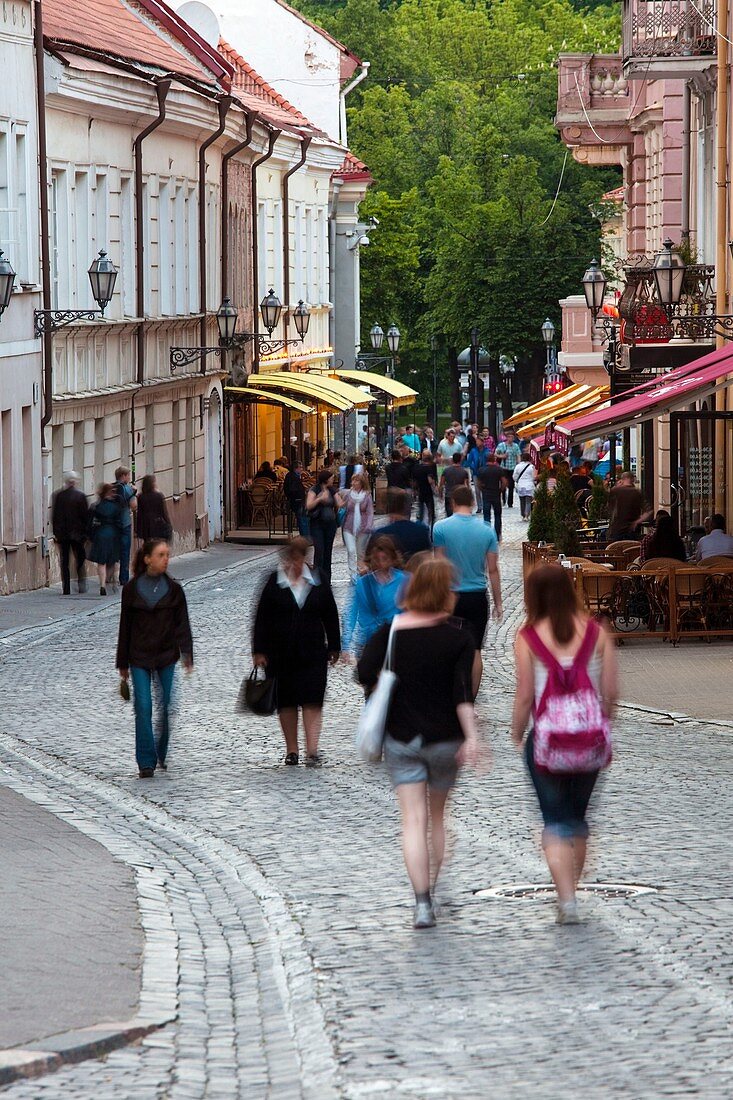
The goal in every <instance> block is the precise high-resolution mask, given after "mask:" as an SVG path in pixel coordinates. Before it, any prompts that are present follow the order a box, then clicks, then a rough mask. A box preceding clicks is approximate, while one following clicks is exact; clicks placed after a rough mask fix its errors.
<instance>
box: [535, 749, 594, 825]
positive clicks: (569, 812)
mask: <svg viewBox="0 0 733 1100" xmlns="http://www.w3.org/2000/svg"><path fill="white" fill-rule="evenodd" d="M525 752H526V760H527V768H528V770H529V776H530V779H531V780H532V783H533V785H534V789H535V791H536V792H537V800H538V802H539V804H540V810H541V811H542V820H543V821H544V824H545V834H546V835H547V836H553V837H557V838H558V839H560V840H573V839H574V838H575V837H578V839H585V838H586V837H587V836H588V822H587V821H586V819H585V817H586V814H587V812H588V803H589V802H590V796H591V795H592V794H593V788H594V787H595V784H596V779H597V778H598V772H597V771H596V772H564V773H563V774H559V773H555V772H547V771H544V770H542V769H540V768H537V767H536V765H535V762H534V737H533V734H531V733H530V735H529V737H528V738H527V746H526V750H525Z"/></svg>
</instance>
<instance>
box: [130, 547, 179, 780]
mask: <svg viewBox="0 0 733 1100" xmlns="http://www.w3.org/2000/svg"><path fill="white" fill-rule="evenodd" d="M169 557H170V548H169V546H168V543H167V542H166V540H165V539H148V541H147V542H145V543H143V545H142V547H141V548H140V550H138V552H137V558H136V560H135V575H134V577H133V579H132V580H131V581H128V583H127V584H126V585H125V587H124V588H123V589H122V612H121V614H120V631H119V637H118V641H117V660H116V664H117V668H118V669H119V671H120V676H121V677H122V679H123V680H128V679H130V678H132V687H133V692H134V700H135V756H136V758H137V766H138V768H139V769H140V778H141V779H150V778H151V777H152V776H153V775H154V774H155V768H156V765H157V766H158V767H159V768H162V769H163V770H164V771H165V770H166V763H165V758H166V753H167V751H168V740H169V738H170V703H171V695H172V693H173V681H174V676H175V671H176V664H177V663H178V660H179V658H180V659H181V660H182V662H183V667H184V668H185V669H186V671H187V672H190V671H191V669H192V668H193V639H192V638H191V625H190V623H189V621H188V605H187V604H186V596H185V594H184V591H183V589H182V588H181V586H180V584H179V583H178V581H174V580H173V578H172V577H169V576H168V560H169ZM154 679H157V681H158V685H159V688H160V691H159V692H158V703H159V712H158V715H157V720H156V726H157V736H156V733H155V732H154V731H153V698H152V686H153V680H154Z"/></svg>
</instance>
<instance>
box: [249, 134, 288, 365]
mask: <svg viewBox="0 0 733 1100" xmlns="http://www.w3.org/2000/svg"><path fill="white" fill-rule="evenodd" d="M281 133H282V130H270V138H269V141H268V143H267V152H266V153H263V154H262V156H261V157H259V158H258V159H257V160H255V161H253V163H252V169H251V171H252V188H251V201H252V297H253V299H254V301H253V308H254V318H253V320H254V324H253V331H254V334H255V339H254V349H253V363H252V366H253V374H257V372H258V370H259V366H260V350H259V347H258V341H257V335H258V333H259V331H260V286H259V282H260V280H259V271H258V267H259V264H258V254H259V242H258V239H257V238H258V232H257V169H258V168H259V166H260V165H261V164H264V163H265V161H266V160H269V159H270V157H271V156H272V154H273V152H274V151H275V142H276V141H277V139H278V138H279V137H280V134H281Z"/></svg>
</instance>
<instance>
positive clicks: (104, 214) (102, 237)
mask: <svg viewBox="0 0 733 1100" xmlns="http://www.w3.org/2000/svg"><path fill="white" fill-rule="evenodd" d="M93 199H94V202H93V208H92V219H93V226H92V229H93V240H94V248H95V250H96V252H99V251H100V250H101V249H102V248H103V249H104V251H105V252H109V220H108V219H109V209H108V203H107V173H106V172H104V171H100V170H99V169H97V172H96V177H95V182H94V196H93ZM111 258H112V259H114V257H111ZM93 259H94V257H93V256H90V257H89V261H90V262H91V261H92V260H93Z"/></svg>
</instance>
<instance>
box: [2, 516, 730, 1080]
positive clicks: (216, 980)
mask: <svg viewBox="0 0 733 1100" xmlns="http://www.w3.org/2000/svg"><path fill="white" fill-rule="evenodd" d="M505 517H507V519H506V525H505V543H504V545H503V548H502V573H503V578H504V593H505V607H506V608H507V616H506V618H505V620H504V622H503V623H501V624H498V625H497V624H492V625H491V627H490V629H489V634H488V637H487V645H486V651H485V654H484V656H485V664H486V672H485V677H484V682H483V685H482V690H481V693H480V696H479V700H478V710H479V715H480V719H481V724H482V727H483V730H484V733H485V736H486V737H487V739H488V740H489V741H490V743H491V745H492V748H493V750H494V766H493V768H492V770H491V771H489V772H488V773H486V774H483V775H475V774H467V775H466V776H465V777H464V778H463V779H462V781H461V784H460V785H459V789H458V792H457V795H456V799H455V805H454V811H453V815H452V830H451V831H452V855H451V859H450V862H449V864H448V866H447V868H446V872H445V875H444V879H443V882H442V884H441V888H440V895H439V902H440V921H439V925H438V928H437V929H435V930H434V931H431V932H428V933H424V932H423V933H417V932H415V931H414V930H413V929H412V927H411V923H410V917H411V904H410V892H409V887H408V885H407V882H406V878H405V873H404V868H403V865H402V859H401V855H400V851H399V841H398V820H397V814H396V810H395V804H394V799H393V796H392V794H391V792H390V790H389V788H388V784H387V780H386V776H385V775H384V774H383V772H382V769H381V768H372V767H367V766H362V765H360V764H359V763H358V762H356V761H355V759H354V754H353V751H352V747H351V745H352V734H353V729H354V726H355V722H356V717H357V714H358V708H359V702H360V697H361V695H360V691H359V689H358V688H357V686H356V685H355V684H354V682H353V678H352V672H351V670H350V669H349V668H348V667H346V666H339V667H338V668H337V669H336V670H334V672H333V673H332V675H331V679H330V684H329V692H328V698H327V707H326V715H325V723H324V734H323V747H324V751H325V754H326V765H325V766H324V767H323V768H322V769H320V770H314V769H305V768H297V769H295V768H286V767H284V766H282V755H283V753H282V746H281V739H280V735H279V732H278V727H277V723H276V721H275V720H274V719H263V720H258V721H253V720H251V719H245V718H241V717H238V716H235V715H234V714H233V702H234V698H235V696H236V691H237V687H238V685H239V682H240V680H241V678H242V676H243V675H244V673H245V672H246V671H247V669H248V651H249V625H250V617H251V611H252V606H253V602H254V600H255V598H256V594H257V591H258V588H259V586H260V584H261V583H262V579H263V574H264V572H265V571H266V569H267V568H269V565H268V564H267V563H264V562H263V563H262V564H260V565H255V566H252V567H251V568H246V569H239V570H236V571H233V572H232V573H231V574H228V575H227V574H222V575H220V576H218V577H216V578H211V579H210V580H202V581H199V582H197V583H195V584H192V585H190V586H189V589H188V597H189V602H190V606H191V612H192V620H193V627H194V636H195V641H196V651H197V652H196V669H195V671H194V674H193V677H192V678H191V679H190V680H186V679H182V681H181V691H180V717H179V721H178V725H177V729H176V731H175V733H174V738H173V745H172V753H171V767H170V769H169V771H168V773H167V776H166V777H163V778H156V779H155V780H154V781H152V782H146V783H141V782H140V781H139V780H138V779H137V778H136V774H135V768H134V759H133V755H132V739H133V738H132V717H131V711H130V708H129V706H125V704H123V703H122V702H121V700H120V699H119V697H118V696H116V695H115V690H116V680H115V677H114V670H113V669H112V664H113V659H114V643H115V634H116V626H117V621H116V612H115V610H114V609H113V608H110V609H109V610H108V611H103V612H100V613H99V614H97V615H94V616H92V617H90V618H87V619H84V620H83V621H79V620H77V621H76V622H75V623H74V624H73V629H67V630H62V629H55V630H54V631H51V632H50V633H49V634H48V635H47V636H45V637H44V635H43V633H42V632H38V633H37V634H36V633H34V635H33V636H32V637H31V638H30V639H28V638H26V639H25V641H23V639H22V638H19V639H18V642H17V644H16V645H15V646H13V647H8V646H6V647H4V649H3V651H2V663H0V690H2V693H3V700H4V701H8V700H9V701H10V702H6V703H5V705H4V707H3V714H2V720H1V722H0V729H1V730H2V736H0V765H2V768H3V771H4V775H5V777H6V779H7V781H8V783H9V785H11V786H13V787H14V788H15V789H16V790H20V791H22V793H23V794H25V795H26V796H27V797H37V798H38V799H39V800H43V801H44V804H46V805H47V806H48V807H49V808H51V809H54V808H55V810H56V812H64V813H65V814H66V815H67V818H66V819H67V820H69V821H70V822H71V823H72V824H76V825H77V826H78V827H80V828H82V829H84V830H85V831H89V833H90V835H94V836H95V839H99V840H100V841H101V842H102V843H103V844H105V845H107V846H109V847H110V848H111V850H113V851H114V852H115V854H116V855H117V856H118V858H123V859H125V860H126V861H127V862H129V863H130V864H131V865H132V866H133V868H134V869H136V873H138V883H139V887H140V888H141V890H143V897H142V900H143V901H144V900H145V896H144V892H145V881H146V876H147V877H148V878H149V880H150V883H151V888H154V889H153V893H154V894H155V898H156V901H157V902H160V903H161V904H162V905H163V913H164V915H160V916H159V917H157V918H156V921H157V923H158V924H160V925H161V934H162V935H163V937H164V938H163V940H162V941H161V942H160V944H159V947H158V950H157V955H156V956H154V957H153V958H152V959H151V960H150V967H151V968H150V969H149V970H148V975H147V981H146V980H145V975H144V982H143V992H144V994H145V995H146V996H154V995H155V993H156V988H158V987H159V988H158V994H159V996H160V998H161V1001H160V1005H164V1004H167V1003H169V1002H170V999H171V997H172V1000H173V1009H174V1014H175V1016H176V1019H175V1021H173V1022H171V1023H170V1024H168V1025H167V1026H166V1027H165V1028H163V1029H161V1030H160V1031H158V1032H156V1033H154V1034H153V1035H151V1036H149V1037H148V1038H147V1039H145V1040H143V1041H142V1043H141V1044H139V1045H137V1046H133V1047H129V1048H126V1049H124V1050H121V1051H117V1052H115V1053H114V1054H111V1055H110V1056H109V1057H108V1058H106V1059H105V1060H103V1061H100V1062H86V1063H83V1064H80V1065H78V1066H75V1067H71V1068H67V1069H64V1070H61V1071H59V1072H58V1073H56V1074H52V1075H49V1076H47V1077H45V1078H41V1079H39V1080H36V1081H30V1082H24V1083H18V1084H16V1085H13V1086H10V1088H9V1089H7V1091H6V1095H7V1096H8V1097H11V1098H29V1097H33V1098H34V1100H36V1098H46V1097H48V1098H55V1097H59V1098H61V1097H63V1098H64V1100H66V1098H67V1097H72V1098H76V1097H78V1098H85V1100H98V1098H99V1100H106V1098H107V1097H109V1098H113V1097H114V1100H126V1098H128V1097H129V1098H130V1100H160V1098H168V1097H170V1098H177V1097H191V1098H199V1097H222V1098H224V1097H232V1098H235V1097H237V1098H238V1097H246V1098H247V1100H250V1098H253V1100H259V1098H260V1097H262V1098H263V1100H264V1098H265V1097H283V1098H285V1097H287V1098H290V1097H293V1098H297V1097H308V1098H313V1100H321V1098H324V1100H326V1098H329V1097H343V1098H346V1100H350V1098H353V1100H357V1098H362V1097H378V1098H380V1097H384V1098H391V1097H415V1098H423V1097H425V1098H428V1097H440V1098H450V1100H453V1098H456V1100H458V1098H461V1100H464V1098H474V1097H475V1098H476V1100H478V1098H482V1100H483V1098H486V1097H497V1098H501V1100H503V1098H504V1097H508V1098H513V1097H522V1098H524V1097H526V1096H527V1095H530V1094H534V1095H537V1096H539V1097H542V1098H543V1100H544V1098H547V1100H554V1098H555V1097H557V1098H560V1097H565V1096H567V1095H577V1096H583V1097H584V1098H585V1097H589V1098H596V1097H598V1098H601V1097H603V1098H605V1097H609V1096H625V1097H632V1098H649V1100H657V1098H659V1097H667V1096H690V1095H695V1096H703V1097H711V1098H722V1097H726V1096H729V1095H731V1094H732V1093H733V1056H732V1054H731V1045H730V1026H731V1019H732V1016H733V997H732V995H731V967H730V961H729V960H730V943H731V932H732V931H733V929H732V927H731V925H732V924H733V898H732V897H731V885H730V867H731V863H732V860H731V855H732V853H731V840H730V838H731V836H732V835H733V829H732V827H731V826H732V825H733V821H732V820H731V819H732V818H733V798H732V796H731V792H730V781H729V776H730V771H731V764H732V763H733V759H732V757H733V752H732V742H731V740H730V736H729V735H728V734H727V732H726V731H724V730H721V729H720V728H712V727H707V726H706V725H705V723H704V722H695V721H686V720H685V721H678V722H674V723H672V724H669V723H668V724H665V725H660V724H658V723H657V721H656V719H655V716H654V714H649V713H645V712H641V711H633V710H630V709H625V710H624V711H623V712H622V715H621V718H620V721H619V727H618V731H617V753H616V760H615V762H614V766H613V767H612V768H611V770H610V772H609V773H608V775H607V776H606V777H605V778H604V780H603V783H602V784H601V789H600V791H599V798H598V800H597V804H596V806H595V810H594V817H593V833H594V843H593V850H592V853H591V859H590V868H589V875H588V877H589V879H591V880H598V881H605V882H609V881H610V882H622V883H623V882H626V883H640V884H648V885H651V886H654V887H655V888H656V889H657V891H658V892H656V893H650V894H646V895H644V896H641V897H638V898H636V899H634V900H623V899H602V898H592V899H589V900H588V901H585V902H584V909H585V912H586V915H587V920H586V922H585V923H584V924H583V925H581V926H579V927H558V926H556V925H555V923H554V909H553V906H552V904H551V903H550V902H549V901H538V900H536V899H530V900H520V899H517V900H511V901H507V900H503V901H499V900H482V899H480V898H479V897H477V895H476V894H475V891H477V890H479V889H482V888H485V887H489V886H496V885H498V884H520V883H524V882H546V881H547V872H546V870H545V868H544V866H543V862H542V860H541V856H540V853H539V850H538V845H537V839H538V832H539V830H538V819H537V809H536V805H535V801H534V798H533V795H532V792H531V791H530V789H529V785H528V783H527V780H526V778H525V775H524V771H523V767H522V764H521V761H520V759H519V758H518V757H517V755H516V753H515V752H514V751H513V750H512V748H511V747H510V745H509V742H508V735H507V729H508V721H509V713H510V707H511V694H512V682H513V671H512V655H511V646H512V641H513V636H514V633H515V631H516V627H517V625H518V623H519V621H520V619H521V554H520V551H519V542H520V540H521V535H522V534H523V532H524V528H523V526H522V525H520V523H519V521H518V518H517V517H516V516H515V515H513V513H512V512H509V513H505ZM337 558H338V561H337V567H336V572H335V588H336V592H337V596H338V598H339V600H340V601H343V600H344V599H345V597H346V595H347V579H346V570H345V563H344V561H343V557H342V554H341V552H340V553H339V555H337ZM38 685H42V692H40V693H39V691H38ZM690 690H691V692H693V691H694V684H691V685H690ZM155 923H156V922H155V921H154V922H153V924H155ZM148 924H150V919H149V920H148ZM143 925H144V927H146V928H147V926H146V924H145V920H143ZM171 983H172V985H171Z"/></svg>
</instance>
